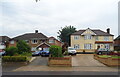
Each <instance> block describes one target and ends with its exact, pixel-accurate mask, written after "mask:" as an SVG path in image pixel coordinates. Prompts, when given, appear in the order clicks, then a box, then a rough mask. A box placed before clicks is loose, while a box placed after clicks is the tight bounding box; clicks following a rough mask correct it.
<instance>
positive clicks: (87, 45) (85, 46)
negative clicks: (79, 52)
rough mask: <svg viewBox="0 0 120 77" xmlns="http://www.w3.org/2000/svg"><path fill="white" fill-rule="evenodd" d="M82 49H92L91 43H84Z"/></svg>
mask: <svg viewBox="0 0 120 77" xmlns="http://www.w3.org/2000/svg"><path fill="white" fill-rule="evenodd" d="M84 49H92V44H84Z"/></svg>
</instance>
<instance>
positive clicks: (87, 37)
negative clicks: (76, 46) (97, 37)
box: [84, 35, 92, 40]
mask: <svg viewBox="0 0 120 77" xmlns="http://www.w3.org/2000/svg"><path fill="white" fill-rule="evenodd" d="M84 39H85V40H88V39H92V35H85V36H84Z"/></svg>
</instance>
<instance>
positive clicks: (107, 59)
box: [94, 51, 120, 66]
mask: <svg viewBox="0 0 120 77" xmlns="http://www.w3.org/2000/svg"><path fill="white" fill-rule="evenodd" d="M94 59H96V60H98V61H100V62H101V63H103V64H105V65H107V66H120V52H119V51H114V52H110V53H108V54H102V55H97V54H94Z"/></svg>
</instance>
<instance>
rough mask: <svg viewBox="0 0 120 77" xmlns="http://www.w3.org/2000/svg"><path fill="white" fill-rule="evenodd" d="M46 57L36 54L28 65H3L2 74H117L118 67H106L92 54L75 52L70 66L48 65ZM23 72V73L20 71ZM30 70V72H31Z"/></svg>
mask: <svg viewBox="0 0 120 77" xmlns="http://www.w3.org/2000/svg"><path fill="white" fill-rule="evenodd" d="M47 61H48V57H41V56H38V57H36V59H34V60H33V61H32V62H31V63H30V64H28V65H17V64H14V65H12V66H11V65H8V66H3V74H15V73H16V74H33V75H34V74H35V73H36V74H41V75H42V74H45V75H48V74H51V75H53V73H54V74H55V75H58V74H60V73H63V72H66V73H63V74H68V75H69V74H72V75H73V74H79V75H80V74H82V75H83V74H85V75H86V73H87V75H88V74H96V75H99V74H106V75H107V74H109V75H110V74H112V75H115V74H116V75H117V74H118V67H108V66H106V65H104V64H102V63H100V62H99V61H97V60H95V59H94V58H93V54H77V55H76V56H72V67H49V66H47ZM22 72H24V73H22ZM31 72H32V73H31ZM57 73H58V74H57Z"/></svg>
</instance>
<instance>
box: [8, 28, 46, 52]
mask: <svg viewBox="0 0 120 77" xmlns="http://www.w3.org/2000/svg"><path fill="white" fill-rule="evenodd" d="M18 40H24V41H26V43H27V44H28V45H30V46H31V51H35V50H36V48H38V47H40V46H39V45H41V44H47V43H48V37H47V36H46V35H44V34H42V33H38V30H35V33H26V34H23V35H20V36H17V37H14V38H12V39H11V40H10V42H9V47H10V46H16V44H17V42H18ZM41 46H42V45H41ZM44 48H48V45H46V47H45V46H44Z"/></svg>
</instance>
